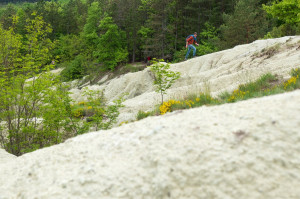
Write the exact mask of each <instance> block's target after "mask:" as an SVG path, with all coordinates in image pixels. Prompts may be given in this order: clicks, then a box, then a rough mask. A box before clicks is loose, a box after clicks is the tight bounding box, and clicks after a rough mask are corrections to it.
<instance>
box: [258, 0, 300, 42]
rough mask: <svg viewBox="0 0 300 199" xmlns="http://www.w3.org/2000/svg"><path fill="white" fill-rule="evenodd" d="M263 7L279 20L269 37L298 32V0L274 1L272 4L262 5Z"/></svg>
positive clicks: (299, 20)
mask: <svg viewBox="0 0 300 199" xmlns="http://www.w3.org/2000/svg"><path fill="white" fill-rule="evenodd" d="M263 9H264V10H265V11H266V12H267V13H268V14H270V15H272V17H273V18H275V19H277V20H279V23H277V24H279V25H277V26H275V27H273V29H272V31H271V32H270V33H269V37H271V38H274V37H282V36H285V35H295V34H296V35H297V34H299V33H300V14H299V13H300V2H299V0H283V1H274V2H273V3H272V5H268V6H267V5H263Z"/></svg>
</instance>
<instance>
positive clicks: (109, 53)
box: [94, 17, 128, 70]
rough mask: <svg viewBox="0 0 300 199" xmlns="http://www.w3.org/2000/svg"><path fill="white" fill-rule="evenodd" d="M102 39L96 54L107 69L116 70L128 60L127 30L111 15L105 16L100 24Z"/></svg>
mask: <svg viewBox="0 0 300 199" xmlns="http://www.w3.org/2000/svg"><path fill="white" fill-rule="evenodd" d="M99 30H100V39H99V44H98V46H97V50H96V51H94V56H95V57H97V59H98V60H99V62H100V63H103V66H104V68H105V69H109V70H114V69H115V67H116V66H117V65H118V64H119V63H121V62H126V61H127V60H128V58H127V56H128V52H127V47H126V37H125V32H124V31H122V30H120V29H119V28H118V26H117V25H116V24H114V22H113V19H112V18H111V17H105V18H104V19H102V20H101V22H100V25H99Z"/></svg>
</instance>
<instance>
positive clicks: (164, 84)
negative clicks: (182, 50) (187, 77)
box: [149, 59, 180, 104]
mask: <svg viewBox="0 0 300 199" xmlns="http://www.w3.org/2000/svg"><path fill="white" fill-rule="evenodd" d="M162 61H164V60H159V61H156V59H154V60H153V62H152V63H153V64H152V65H151V66H149V67H150V70H151V71H152V72H153V74H154V85H155V87H156V90H155V91H156V92H157V93H160V95H161V104H163V103H164V95H165V94H166V93H167V90H168V89H169V88H170V87H171V86H172V85H173V83H174V82H175V81H176V80H177V79H179V78H180V73H179V72H174V71H171V70H169V69H170V64H165V63H161V62H162Z"/></svg>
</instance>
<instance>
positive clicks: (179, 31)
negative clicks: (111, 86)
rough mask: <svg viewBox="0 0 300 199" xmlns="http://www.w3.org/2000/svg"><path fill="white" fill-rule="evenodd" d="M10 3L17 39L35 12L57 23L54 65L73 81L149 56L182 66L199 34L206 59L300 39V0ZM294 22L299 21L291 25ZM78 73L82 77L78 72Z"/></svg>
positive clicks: (6, 18) (2, 14)
mask: <svg viewBox="0 0 300 199" xmlns="http://www.w3.org/2000/svg"><path fill="white" fill-rule="evenodd" d="M5 2H7V3H9V4H3V5H2V6H1V10H0V22H1V24H2V28H4V29H7V30H8V29H9V28H10V27H14V31H15V32H16V33H18V34H20V35H24V34H26V30H25V26H26V20H28V19H30V18H32V13H36V14H37V15H39V16H41V17H42V20H44V21H45V22H46V23H47V24H50V26H51V28H52V32H51V33H49V34H48V35H47V36H48V37H49V38H50V39H51V40H52V41H55V44H56V45H55V47H54V49H53V50H52V51H51V53H52V59H56V61H57V63H59V64H60V65H63V66H65V67H67V68H69V71H68V72H66V73H67V74H66V78H67V79H75V78H80V77H82V76H83V75H86V74H88V73H89V71H90V70H92V71H93V70H94V68H95V67H96V68H101V69H102V70H114V69H115V67H117V66H118V65H122V64H124V63H128V62H137V61H144V60H145V58H146V57H147V56H151V57H156V58H162V59H165V60H168V61H170V62H177V61H181V60H183V57H184V54H185V51H186V50H185V38H186V36H187V35H189V34H191V33H193V32H198V41H199V43H200V46H199V47H197V55H198V56H200V55H204V54H207V53H211V52H215V51H218V50H223V49H227V48H231V47H234V46H235V45H239V44H246V43H250V42H252V41H254V40H257V39H262V38H272V37H281V36H285V35H295V34H299V32H300V30H299V14H298V13H299V5H298V4H299V3H298V2H297V0H294V1H287V0H285V1H273V0H222V1H218V0H185V1H183V0H162V1H161V0H160V1H158V0H52V1H45V0H40V1H35V0H26V1H25V0H23V1H22V0H10V1H8V0H7V1H5ZM32 2H33V3H32ZM14 3H16V4H14ZM297 15H298V16H297ZM14 16H17V18H18V20H17V22H14V20H13V17H14ZM291 17H292V18H295V20H294V21H293V20H292V21H291V20H289V18H291ZM71 65H72V66H73V67H72V66H71ZM74 67H75V68H76V67H77V69H78V70H79V71H78V70H76V71H72V70H74ZM69 72H71V74H69Z"/></svg>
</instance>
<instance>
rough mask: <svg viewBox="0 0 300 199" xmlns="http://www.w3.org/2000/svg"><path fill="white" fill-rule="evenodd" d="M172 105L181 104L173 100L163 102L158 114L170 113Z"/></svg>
mask: <svg viewBox="0 0 300 199" xmlns="http://www.w3.org/2000/svg"><path fill="white" fill-rule="evenodd" d="M173 104H181V102H180V101H175V100H169V101H167V102H164V103H163V104H162V105H161V106H160V107H159V110H160V114H161V115H163V114H165V113H166V112H171V107H172V105H173Z"/></svg>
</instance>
